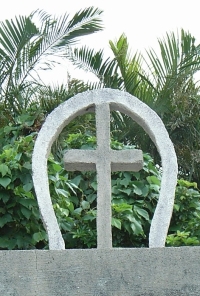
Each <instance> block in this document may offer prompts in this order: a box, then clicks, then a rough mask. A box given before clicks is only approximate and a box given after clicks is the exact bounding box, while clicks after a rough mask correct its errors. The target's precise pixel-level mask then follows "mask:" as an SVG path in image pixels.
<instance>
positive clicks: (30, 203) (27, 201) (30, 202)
mask: <svg viewBox="0 0 200 296" xmlns="http://www.w3.org/2000/svg"><path fill="white" fill-rule="evenodd" d="M19 203H20V204H21V205H23V206H24V207H25V208H27V209H30V208H31V207H32V206H36V205H37V202H36V200H35V199H29V198H27V199H25V198H20V199H19Z"/></svg>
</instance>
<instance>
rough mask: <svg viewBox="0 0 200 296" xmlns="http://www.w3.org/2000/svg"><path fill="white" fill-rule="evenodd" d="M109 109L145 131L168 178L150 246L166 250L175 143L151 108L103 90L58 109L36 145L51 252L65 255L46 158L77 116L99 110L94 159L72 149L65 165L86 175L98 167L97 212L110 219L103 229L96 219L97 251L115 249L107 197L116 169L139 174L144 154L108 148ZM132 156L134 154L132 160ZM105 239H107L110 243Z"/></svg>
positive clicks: (37, 180) (36, 166)
mask: <svg viewBox="0 0 200 296" xmlns="http://www.w3.org/2000/svg"><path fill="white" fill-rule="evenodd" d="M109 109H110V110H111V111H112V110H118V111H120V112H123V113H125V114H127V115H128V116H130V117H131V118H132V119H133V120H134V121H136V122H137V123H138V124H139V125H140V126H142V128H143V129H144V130H145V131H146V133H148V134H149V136H150V137H151V139H152V141H153V142H154V143H155V145H156V147H157V149H158V151H159V153H160V156H161V160H162V169H163V174H162V180H161V190H160V196H159V200H158V204H157V207H156V210H155V214H154V217H153V220H152V223H151V228H150V234H149V247H164V245H165V239H166V235H167V231H168V227H169V223H170V219H171V215H172V210H173V204H174V193H175V187H176V182H177V160H176V154H175V151H174V147H173V144H172V142H171V140H170V139H169V135H168V133H167V131H166V129H165V127H164V124H163V122H162V121H161V119H160V118H159V116H158V115H157V114H156V113H155V112H154V111H153V110H151V109H150V108H149V107H148V106H147V105H145V104H144V103H143V102H141V101H140V100H138V99H137V98H136V97H133V96H132V95H130V94H128V93H125V92H121V91H118V90H113V89H102V90H94V91H88V92H85V93H81V94H78V95H76V96H74V97H73V98H71V99H69V100H68V101H66V102H64V103H63V104H61V105H60V106H58V107H57V108H56V109H55V110H54V111H53V112H52V113H51V114H49V116H48V117H47V119H46V121H45V123H44V125H43V126H42V128H41V130H40V132H39V134H38V137H37V140H36V142H35V147H34V152H33V158H32V170H33V182H34V186H35V192H36V195H37V199H38V204H39V208H40V212H41V216H42V219H43V222H44V226H45V228H46V230H47V234H48V238H49V248H50V249H51V250H62V249H64V248H65V246H64V241H63V238H62V235H61V232H60V230H59V227H58V223H57V220H56V217H55V213H54V211H53V207H52V203H51V198H50V193H49V185H48V176H47V158H48V155H49V153H50V149H51V145H52V143H53V142H54V140H55V139H56V138H57V136H58V135H59V134H60V132H61V130H62V129H63V128H64V127H65V126H66V125H67V124H68V123H69V122H70V121H71V120H73V119H74V118H75V117H77V116H79V115H82V114H85V113H87V112H89V111H91V110H93V111H96V123H97V144H98V145H97V150H96V151H90V154H89V155H90V156H89V155H88V151H87V153H86V152H85V151H81V150H80V151H79V153H77V154H76V155H74V150H71V151H68V152H67V154H66V155H65V159H64V160H65V163H66V165H65V166H66V167H67V169H68V170H76V169H78V170H83V169H84V168H85V169H86V170H90V169H95V167H96V169H97V176H98V183H99V184H98V191H100V192H97V194H98V198H97V200H98V211H99V210H100V216H101V215H103V212H105V215H104V216H102V217H104V218H105V223H104V224H103V225H104V226H103V227H102V226H100V225H99V224H98V223H100V221H101V220H102V219H101V218H100V219H99V222H98V219H97V231H99V233H97V236H98V238H97V241H98V247H99V248H111V247H112V241H111V226H110V219H111V207H110V193H109V194H108V195H107V197H106V195H104V193H106V194H107V192H110V191H111V186H110V173H111V170H114V171H116V170H119V171H120V170H139V169H140V168H141V163H142V158H141V151H138V150H132V151H131V152H130V151H129V152H126V151H112V150H111V149H110V148H109V130H110V127H109V121H110V120H109ZM101 138H102V139H101ZM103 138H104V140H105V142H104V140H103ZM104 143H105V147H104ZM118 153H120V156H118V155H119V154H118ZM121 153H122V154H121ZM128 153H130V154H129V155H128ZM129 156H130V157H129ZM119 160H120V161H119ZM128 161H129V162H130V164H129V163H128ZM103 175H104V179H103V177H102V176H103ZM103 195H104V197H103ZM105 201H106V204H105V203H104V202H105ZM105 205H106V208H105ZM98 215H99V213H97V218H98V217H99V216H98ZM102 231H104V232H102ZM103 240H105V243H104V242H103Z"/></svg>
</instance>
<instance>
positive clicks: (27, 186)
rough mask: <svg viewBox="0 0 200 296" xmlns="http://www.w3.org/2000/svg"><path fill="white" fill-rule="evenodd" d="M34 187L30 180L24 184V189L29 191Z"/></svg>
mask: <svg viewBox="0 0 200 296" xmlns="http://www.w3.org/2000/svg"><path fill="white" fill-rule="evenodd" d="M32 188H33V183H32V182H29V183H27V184H25V185H24V186H23V189H24V191H26V192H29V191H30V190H31V189H32Z"/></svg>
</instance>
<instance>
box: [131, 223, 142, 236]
mask: <svg viewBox="0 0 200 296" xmlns="http://www.w3.org/2000/svg"><path fill="white" fill-rule="evenodd" d="M131 229H132V230H133V232H134V233H135V234H141V233H143V229H142V225H141V223H140V222H139V221H137V220H136V219H135V220H134V221H132V223H131Z"/></svg>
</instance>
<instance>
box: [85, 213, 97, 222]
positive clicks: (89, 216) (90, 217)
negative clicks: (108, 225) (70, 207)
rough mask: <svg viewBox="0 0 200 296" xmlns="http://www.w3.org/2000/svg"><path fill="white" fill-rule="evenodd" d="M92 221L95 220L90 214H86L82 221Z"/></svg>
mask: <svg viewBox="0 0 200 296" xmlns="http://www.w3.org/2000/svg"><path fill="white" fill-rule="evenodd" d="M94 219H96V217H95V216H93V215H91V214H87V215H85V216H84V217H83V220H84V221H88V220H89V221H93V220H94Z"/></svg>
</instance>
